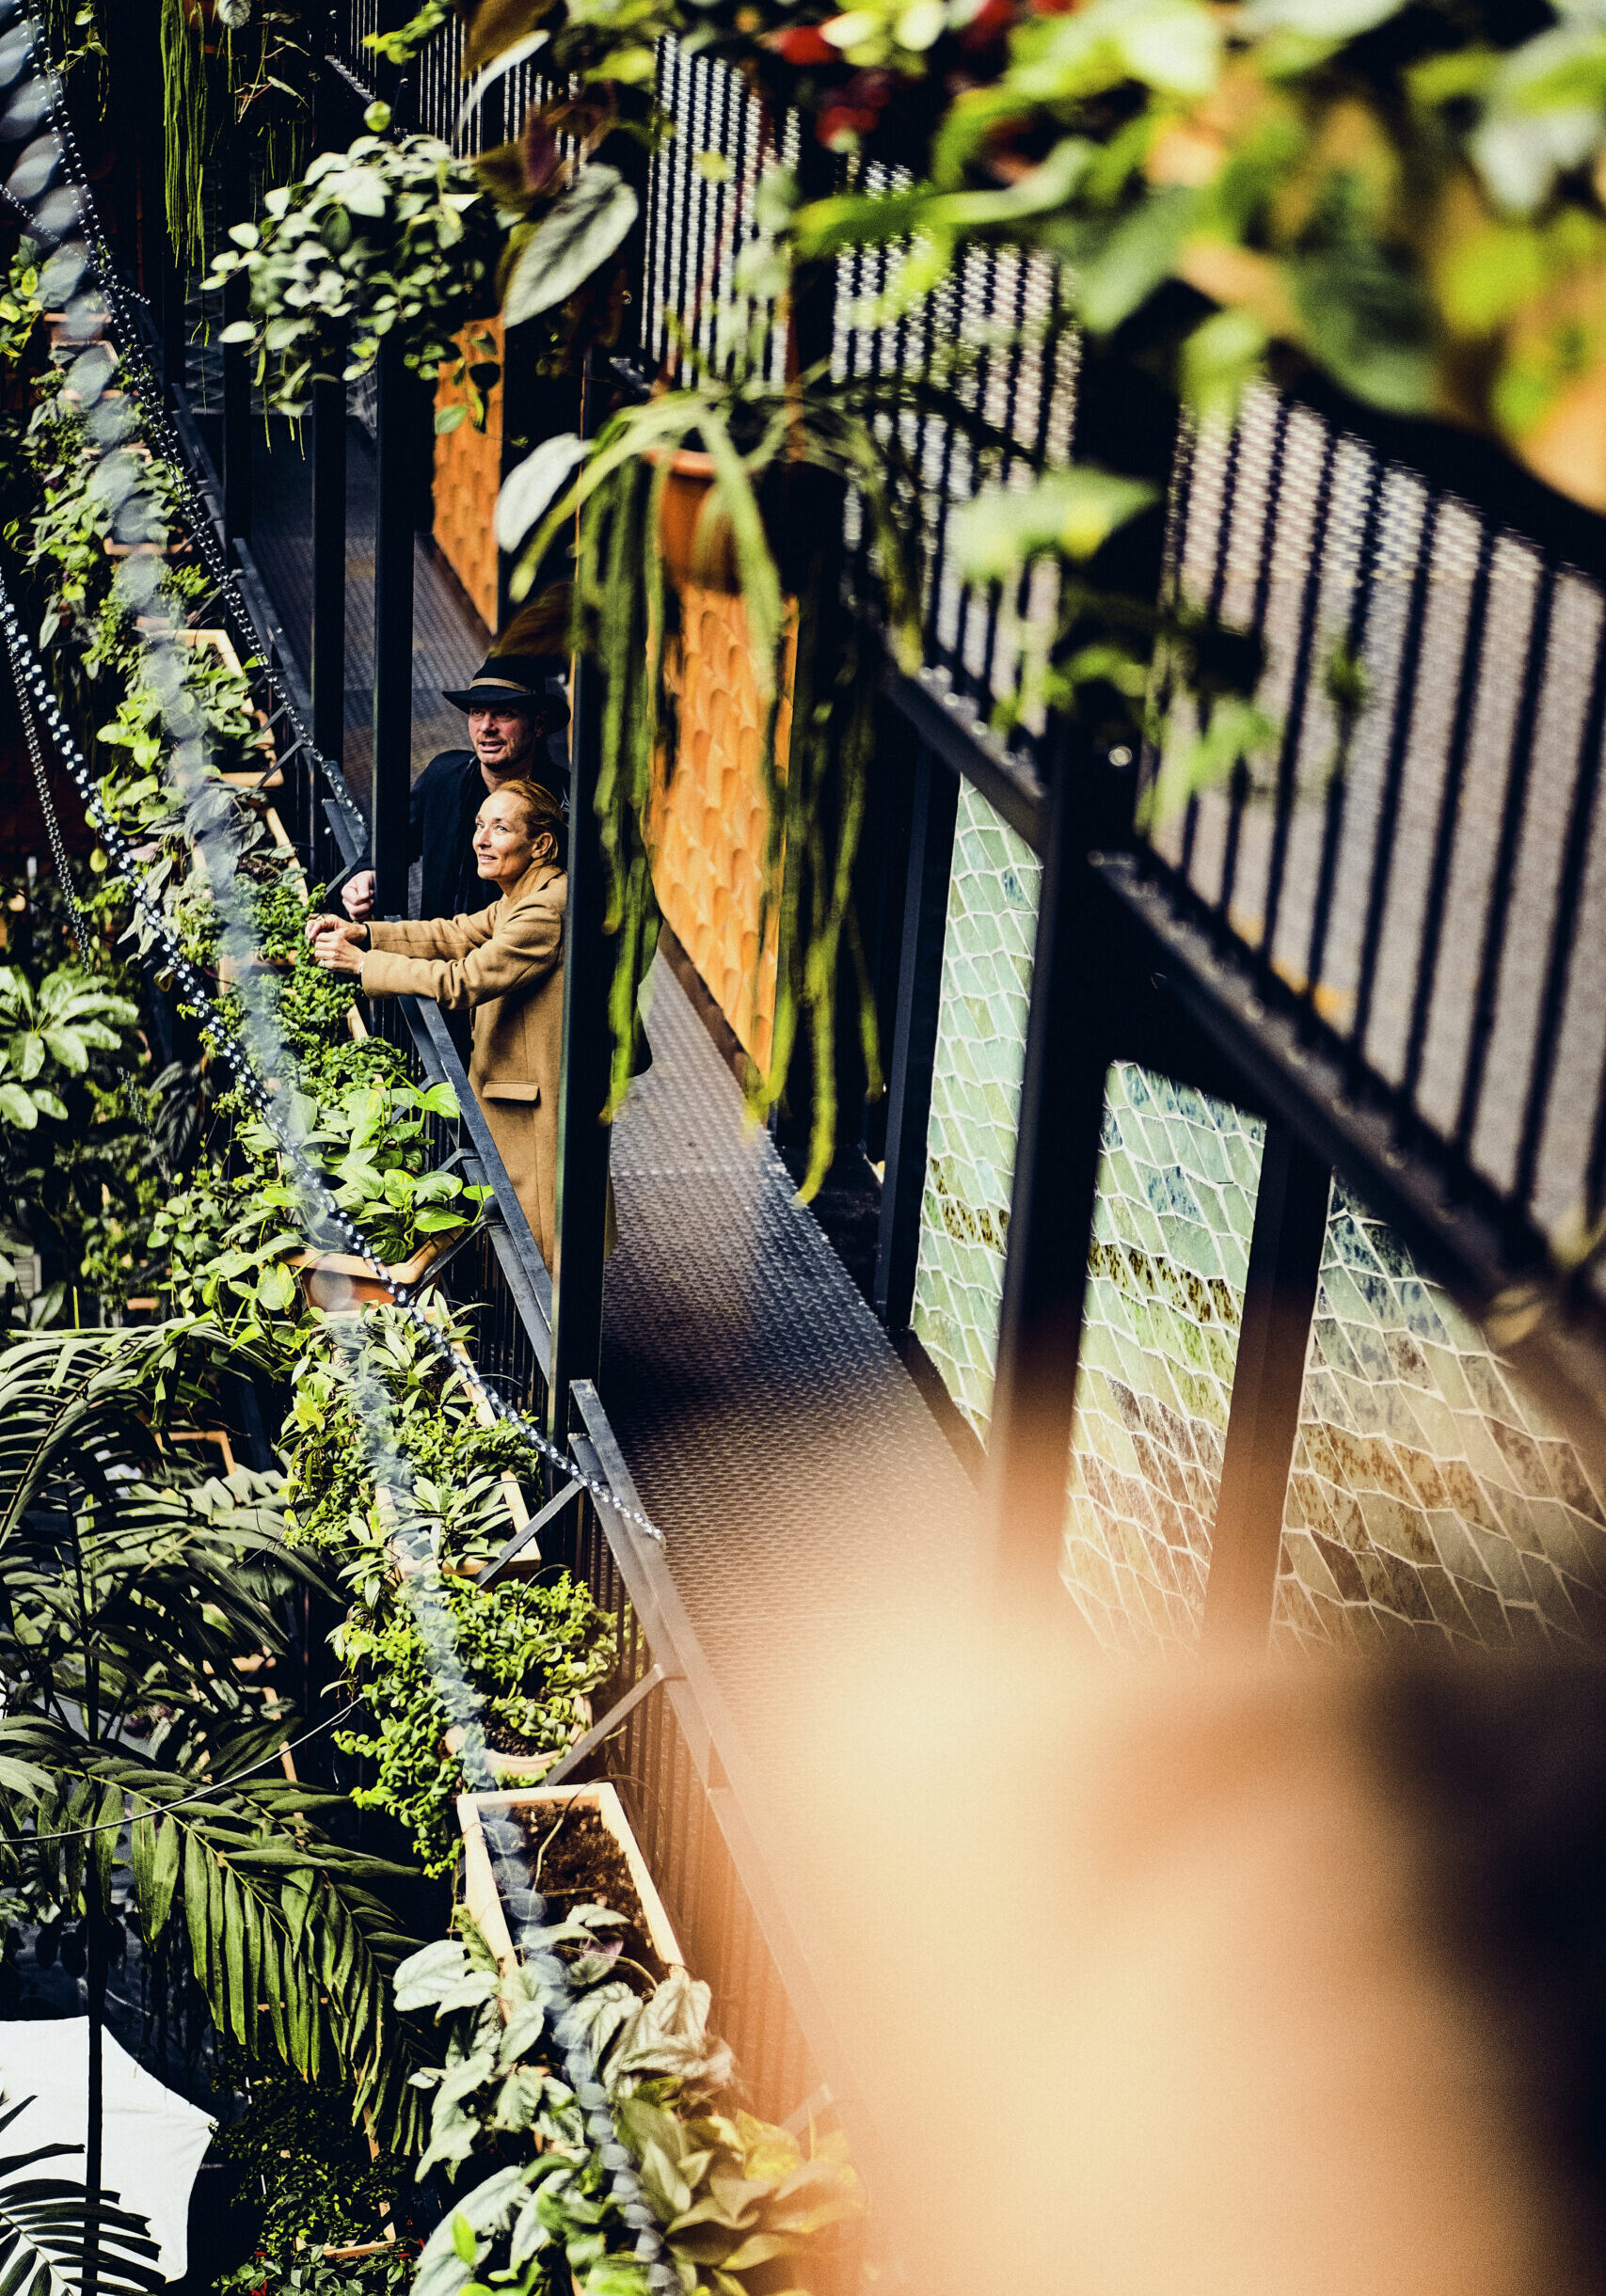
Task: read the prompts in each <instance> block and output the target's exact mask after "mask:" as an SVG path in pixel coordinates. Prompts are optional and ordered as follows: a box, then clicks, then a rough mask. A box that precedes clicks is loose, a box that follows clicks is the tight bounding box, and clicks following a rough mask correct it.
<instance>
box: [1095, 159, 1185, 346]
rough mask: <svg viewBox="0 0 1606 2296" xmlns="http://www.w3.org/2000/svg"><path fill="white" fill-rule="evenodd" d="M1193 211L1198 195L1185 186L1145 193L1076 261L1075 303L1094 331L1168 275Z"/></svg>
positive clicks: (1112, 322) (1103, 330) (1115, 322)
mask: <svg viewBox="0 0 1606 2296" xmlns="http://www.w3.org/2000/svg"><path fill="white" fill-rule="evenodd" d="M1198 210H1199V194H1198V192H1197V191H1195V190H1193V189H1191V188H1190V187H1188V186H1186V185H1182V186H1177V187H1174V188H1172V189H1170V190H1168V191H1159V192H1150V193H1148V194H1147V195H1146V196H1145V198H1144V199H1143V200H1142V203H1141V204H1140V205H1139V206H1137V207H1136V208H1134V209H1133V210H1132V212H1131V214H1128V215H1125V216H1123V217H1122V219H1121V222H1119V223H1118V224H1117V225H1116V227H1115V229H1114V230H1113V231H1111V232H1110V234H1109V236H1108V237H1107V238H1106V239H1105V242H1104V244H1103V245H1102V247H1101V248H1100V249H1099V251H1098V253H1097V254H1096V255H1094V256H1091V257H1089V259H1088V260H1087V261H1084V262H1083V263H1082V265H1081V266H1080V270H1079V276H1078V277H1077V280H1076V300H1077V308H1078V309H1079V311H1080V313H1081V316H1082V319H1083V321H1084V323H1085V325H1088V326H1089V327H1091V329H1092V330H1093V332H1094V334H1095V335H1107V334H1108V333H1109V332H1110V331H1111V329H1112V328H1114V327H1118V326H1119V325H1121V321H1122V320H1123V319H1129V318H1130V317H1131V316H1132V313H1133V312H1134V311H1135V310H1137V308H1138V306H1139V305H1140V304H1142V303H1145V302H1147V300H1148V298H1149V297H1150V296H1151V295H1152V294H1153V292H1154V290H1155V288H1156V287H1158V286H1159V285H1160V284H1161V282H1162V281H1163V280H1165V279H1167V278H1169V277H1170V275H1171V272H1172V270H1173V269H1174V267H1175V264H1176V261H1177V257H1178V255H1179V253H1180V252H1181V250H1182V245H1183V242H1184V240H1185V239H1186V237H1187V235H1188V233H1189V231H1190V230H1192V229H1193V223H1194V217H1195V215H1196V214H1197V213H1198Z"/></svg>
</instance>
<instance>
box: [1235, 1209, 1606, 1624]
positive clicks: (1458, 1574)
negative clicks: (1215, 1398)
mask: <svg viewBox="0 0 1606 2296" xmlns="http://www.w3.org/2000/svg"><path fill="white" fill-rule="evenodd" d="M1603 1500H1606V1491H1603V1490H1602V1489H1601V1488H1600V1487H1599V1485H1598V1483H1597V1482H1595V1481H1593V1480H1592V1479H1591V1477H1590V1476H1589V1474H1588V1473H1587V1472H1586V1471H1585V1469H1584V1467H1583V1465H1582V1462H1581V1460H1580V1458H1579V1456H1578V1453H1577V1451H1576V1450H1575V1449H1574V1448H1573V1446H1572V1445H1571V1444H1570V1443H1569V1442H1567V1441H1566V1438H1565V1437H1564V1436H1562V1435H1561V1434H1560V1433H1559V1432H1558V1430H1557V1429H1556V1428H1555V1427H1554V1426H1553V1425H1552V1424H1551V1423H1550V1420H1549V1419H1548V1418H1547V1417H1546V1416H1545V1414H1544V1413H1543V1412H1541V1411H1540V1410H1539V1409H1538V1408H1537V1406H1536V1405H1535V1403H1534V1401H1533V1399H1532V1397H1531V1396H1528V1395H1526V1394H1525V1393H1524V1392H1523V1390H1522V1389H1521V1388H1520V1387H1519V1386H1518V1384H1517V1382H1516V1380H1515V1379H1514V1378H1513V1376H1512V1374H1511V1372H1510V1371H1509V1370H1508V1369H1507V1368H1506V1366H1505V1365H1503V1363H1502V1362H1501V1361H1500V1359H1499V1357H1498V1356H1496V1355H1494V1354H1491V1353H1490V1352H1489V1350H1488V1348H1487V1347H1486V1346H1485V1344H1484V1342H1483V1340H1482V1338H1480V1337H1479V1335H1478V1333H1477V1331H1476V1330H1475V1328H1474V1327H1473V1326H1472V1324H1471V1322H1469V1321H1468V1319H1467V1318H1466V1317H1465V1316H1464V1315H1462V1314H1461V1313H1460V1311H1459V1310H1458V1309H1457V1308H1456V1307H1455V1305H1454V1303H1453V1302H1452V1301H1451V1300H1449V1299H1448V1298H1447V1297H1446V1296H1445V1294H1444V1293H1443V1292H1442V1291H1439V1288H1438V1287H1437V1286H1436V1285H1434V1284H1431V1283H1428V1282H1427V1281H1426V1280H1425V1279H1424V1278H1423V1276H1422V1275H1420V1274H1419V1273H1418V1271H1417V1269H1416V1267H1415V1266H1414V1264H1413V1262H1412V1261H1411V1259H1410V1258H1409V1256H1408V1255H1407V1253H1406V1251H1405V1250H1404V1248H1403V1247H1402V1245H1401V1244H1400V1243H1399V1241H1398V1239H1397V1238H1396V1237H1395V1236H1394V1235H1393V1234H1392V1233H1391V1230H1390V1229H1389V1228H1388V1227H1385V1226H1384V1224H1383V1223H1382V1222H1381V1221H1380V1220H1375V1219H1372V1218H1370V1217H1369V1216H1368V1215H1367V1213H1366V1212H1365V1211H1363V1210H1362V1209H1361V1207H1360V1205H1359V1204H1358V1203H1357V1202H1356V1201H1355V1199H1354V1198H1353V1197H1352V1196H1349V1195H1347V1194H1346V1193H1345V1191H1344V1188H1343V1187H1342V1185H1337V1184H1335V1187H1334V1190H1333V1209H1332V1212H1331V1215H1330V1217H1329V1219H1328V1236H1327V1244H1326V1248H1325V1251H1324V1254H1323V1261H1322V1281H1321V1289H1320V1291H1319V1293H1318V1296H1317V1301H1316V1316H1315V1322H1314V1324H1313V1326H1312V1333H1311V1352H1310V1355H1309V1358H1308V1361H1307V1364H1306V1370H1305V1395H1304V1403H1303V1407H1302V1411H1301V1415H1300V1428H1299V1435H1298V1440H1297V1443H1296V1449H1295V1454H1294V1467H1293V1473H1292V1475H1291V1477H1290V1479H1289V1491H1288V1506H1287V1512H1286V1515H1285V1518H1284V1527H1283V1547H1282V1565H1281V1571H1280V1577H1279V1582H1278V1591H1277V1612H1276V1622H1275V1626H1274V1635H1275V1638H1276V1639H1277V1640H1278V1641H1279V1642H1280V1643H1281V1644H1282V1645H1284V1646H1285V1647H1298V1646H1299V1645H1301V1644H1314V1643H1319V1644H1323V1645H1328V1644H1331V1643H1335V1642H1336V1643H1338V1644H1340V1645H1341V1646H1344V1647H1348V1648H1352V1649H1364V1648H1371V1647H1374V1646H1375V1645H1376V1644H1378V1643H1381V1642H1388V1641H1393V1640H1397V1639H1405V1638H1408V1637H1412V1636H1423V1637H1426V1638H1427V1639H1429V1640H1432V1641H1442V1640H1445V1639H1448V1640H1451V1641H1455V1642H1477V1643H1481V1644H1485V1645H1487V1646H1489V1647H1492V1648H1495V1649H1509V1648H1511V1647H1513V1646H1514V1645H1516V1646H1522V1647H1533V1646H1540V1645H1545V1644H1552V1643H1556V1642H1576V1641H1583V1640H1591V1641H1593V1640H1598V1639H1601V1638H1602V1636H1603V1635H1606V1505H1603V1503H1602V1502H1603Z"/></svg>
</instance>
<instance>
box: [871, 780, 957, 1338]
mask: <svg viewBox="0 0 1606 2296" xmlns="http://www.w3.org/2000/svg"><path fill="white" fill-rule="evenodd" d="M958 811H959V778H958V776H957V775H956V774H953V773H950V772H949V771H948V769H947V768H946V766H944V765H942V764H940V763H939V761H938V760H937V759H936V758H934V757H933V756H932V754H931V752H930V750H929V749H928V748H927V747H926V746H925V744H924V743H922V744H921V746H920V748H919V750H918V751H917V752H915V759H914V804H913V806H912V808H911V814H910V826H909V872H908V879H907V885H906V890H905V893H904V899H903V946H902V950H901V953H900V956H899V959H898V1019H897V1022H896V1025H895V1028H894V1033H893V1040H892V1064H891V1073H890V1075H889V1076H888V1079H887V1086H888V1093H887V1113H886V1165H885V1171H884V1174H883V1180H882V1198H881V1241H880V1243H879V1245H878V1248H877V1252H876V1289H875V1305H876V1313H877V1315H879V1316H880V1317H881V1320H882V1322H883V1323H884V1324H885V1325H886V1326H887V1328H888V1330H889V1331H894V1332H901V1331H907V1330H908V1328H909V1318H910V1314H911V1311H912V1309H913V1307H914V1263H915V1259H916V1256H917V1254H918V1250H919V1243H920V1199H921V1196H923V1194H924V1192H925V1186H926V1133H927V1128H928V1126H929V1123H930V1114H931V1069H932V1065H933V1062H934V1060H935V1057H936V1049H937V1003H938V995H939V991H940V990H941V987H942V977H943V941H944V936H945V933H946V926H947V913H948V878H949V875H950V873H951V870H952V867H953V849H954V821H955V817H956V815H957V814H958Z"/></svg>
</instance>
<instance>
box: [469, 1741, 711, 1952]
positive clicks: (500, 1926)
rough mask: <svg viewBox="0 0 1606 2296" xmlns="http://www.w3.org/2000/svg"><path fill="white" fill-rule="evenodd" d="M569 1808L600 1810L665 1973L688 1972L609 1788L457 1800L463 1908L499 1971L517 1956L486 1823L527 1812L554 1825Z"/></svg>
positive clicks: (529, 1789)
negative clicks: (489, 1818)
mask: <svg viewBox="0 0 1606 2296" xmlns="http://www.w3.org/2000/svg"><path fill="white" fill-rule="evenodd" d="M565 1805H567V1806H568V1807H571V1808H579V1809H590V1810H595V1811H596V1814H597V1817H598V1818H599V1819H600V1820H601V1823H602V1825H603V1827H604V1829H606V1830H607V1831H608V1832H609V1833H610V1834H612V1837H613V1840H614V1841H615V1842H616V1843H617V1845H618V1846H619V1849H620V1851H621V1852H622V1853H623V1856H624V1860H625V1864H626V1866H627V1868H628V1872H629V1876H630V1882H631V1886H632V1887H633V1889H634V1890H635V1892H636V1898H637V1901H638V1903H639V1904H640V1906H641V1909H642V1925H643V1927H644V1930H645V1932H646V1935H647V1938H648V1939H649V1940H650V1941H651V1944H652V1949H653V1951H654V1953H655V1954H657V1956H658V1957H659V1959H660V1961H661V1962H662V1963H663V1965H664V1967H665V1968H666V1969H673V1968H676V1967H680V1968H683V1967H684V1966H685V1961H686V1956H685V1955H684V1954H683V1953H682V1952H681V1950H680V1940H679V1939H678V1938H677V1937H676V1934H675V1925H674V1924H673V1923H672V1922H671V1920H670V1918H669V1915H668V1913H667V1912H666V1911H665V1909H664V1903H663V1900H662V1898H661V1897H660V1895H659V1893H658V1889H657V1886H656V1885H655V1883H654V1881H653V1877H652V1876H651V1875H650V1874H649V1873H648V1871H647V1864H646V1860H645V1859H644V1857H643V1856H642V1849H641V1844H640V1843H639V1842H638V1841H637V1840H636V1837H635V1833H634V1831H633V1830H632V1829H631V1826H630V1821H629V1819H628V1817H627V1816H626V1815H625V1807H624V1804H623V1803H622V1802H621V1801H620V1799H619V1796H618V1793H617V1791H616V1790H615V1789H614V1788H613V1787H612V1786H611V1785H608V1784H606V1783H604V1784H597V1785H585V1786H525V1787H516V1788H513V1789H511V1790H510V1791H508V1792H506V1793H501V1794H460V1795H459V1796H458V1797H457V1823H458V1825H459V1826H460V1827H461V1828H462V1829H463V1898H464V1903H465V1904H466V1905H467V1907H468V1908H469V1917H470V1919H471V1920H472V1922H473V1924H474V1926H475V1927H476V1928H477V1929H478V1931H479V1933H480V1935H481V1936H482V1937H483V1938H484V1939H485V1942H486V1944H487V1945H488V1946H489V1947H490V1949H491V1951H492V1952H493V1953H494V1954H495V1956H496V1957H497V1964H498V1967H499V1968H500V1969H501V1971H502V1972H503V1974H504V1975H506V1974H508V1973H510V1972H511V1971H512V1970H513V1968H514V1966H515V1961H516V1958H517V1956H515V1953H514V1948H513V1939H512V1936H511V1934H510V1933H509V1930H508V1926H507V1917H506V1915H505V1914H504V1913H503V1911H502V1909H501V1897H500V1895H499V1894H498V1892H497V1885H496V1871H495V1868H494V1867H493V1866H492V1864H491V1858H490V1852H489V1850H488V1849H487V1848H486V1847H485V1829H484V1826H483V1824H482V1819H483V1818H484V1817H485V1816H489V1815H491V1814H493V1813H494V1814H495V1815H497V1816H499V1817H500V1816H501V1815H503V1814H504V1813H510V1812H516V1811H522V1810H528V1811H530V1812H531V1813H533V1814H535V1815H539V1813H541V1812H543V1811H545V1812H547V1813H549V1817H548V1823H550V1822H551V1820H552V1819H553V1818H555V1817H556V1816H557V1814H558V1813H559V1811H560V1810H561V1809H562V1808H564V1806H565ZM543 1830H545V1829H543ZM597 1902H598V1903H600V1902H601V1901H600V1900H598V1901H597Z"/></svg>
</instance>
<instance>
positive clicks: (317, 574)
mask: <svg viewBox="0 0 1606 2296" xmlns="http://www.w3.org/2000/svg"><path fill="white" fill-rule="evenodd" d="M345 426H346V411H345V385H344V384H343V383H314V384H313V386H312V644H311V657H312V660H311V669H312V740H313V744H314V746H315V747H316V749H317V751H318V752H319V754H320V755H321V756H323V757H332V758H333V759H334V760H335V763H336V764H337V765H340V764H342V762H343V760H344V756H345V484H346V481H345V446H346V438H345ZM409 566H410V558H409ZM409 677H410V673H409ZM410 699H411V697H410V695H409V703H410Z"/></svg>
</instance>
